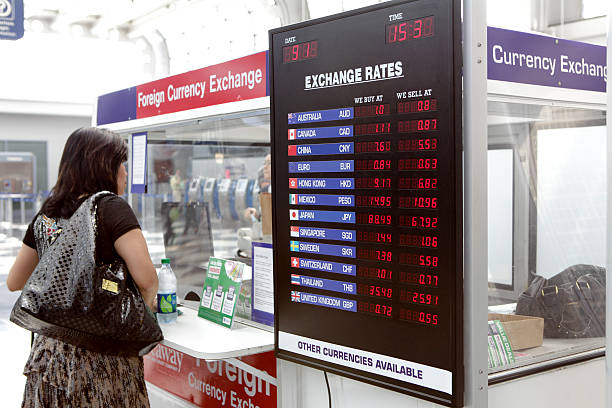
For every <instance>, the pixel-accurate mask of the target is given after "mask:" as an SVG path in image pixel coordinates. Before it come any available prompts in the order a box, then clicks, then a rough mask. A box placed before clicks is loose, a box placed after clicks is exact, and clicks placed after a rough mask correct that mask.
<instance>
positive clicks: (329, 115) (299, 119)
mask: <svg viewBox="0 0 612 408" xmlns="http://www.w3.org/2000/svg"><path fill="white" fill-rule="evenodd" d="M344 119H353V108H352V107H351V108H339V109H327V110H318V111H311V112H295V113H289V114H288V115H287V123H289V124H290V125H296V124H298V123H313V122H329V121H331V120H344Z"/></svg>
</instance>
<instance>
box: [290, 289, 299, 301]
mask: <svg viewBox="0 0 612 408" xmlns="http://www.w3.org/2000/svg"><path fill="white" fill-rule="evenodd" d="M291 301H292V302H300V292H296V291H295V290H292V291H291Z"/></svg>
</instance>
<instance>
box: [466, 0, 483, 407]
mask: <svg viewBox="0 0 612 408" xmlns="http://www.w3.org/2000/svg"><path fill="white" fill-rule="evenodd" d="M486 5H487V4H486V0H463V90H464V94H463V135H464V136H463V143H464V144H463V148H464V162H463V166H464V167H463V168H464V218H463V220H464V239H463V242H464V261H463V262H464V268H463V269H464V289H463V299H464V309H463V310H464V353H463V354H464V364H465V367H464V369H465V376H464V378H465V386H464V390H465V393H464V401H465V406H466V407H474V408H485V407H487V406H488V389H487V387H488V375H487V369H488V368H487V367H488V361H487V356H488V354H487V336H486V333H487V305H488V299H487V293H488V290H487V222H486V221H485V220H486V219H487V218H486V215H487V121H486V120H483V118H486V117H487V12H486V10H487V9H486Z"/></svg>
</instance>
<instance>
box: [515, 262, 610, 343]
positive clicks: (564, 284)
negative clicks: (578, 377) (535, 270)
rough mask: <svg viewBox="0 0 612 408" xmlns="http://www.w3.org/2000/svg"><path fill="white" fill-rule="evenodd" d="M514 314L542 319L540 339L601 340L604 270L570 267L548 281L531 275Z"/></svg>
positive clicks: (604, 320)
mask: <svg viewBox="0 0 612 408" xmlns="http://www.w3.org/2000/svg"><path fill="white" fill-rule="evenodd" d="M516 314H520V315H526V316H537V317H543V318H544V337H549V338H583V337H603V336H605V333H606V270H605V269H604V268H602V267H600V266H595V265H582V264H580V265H573V266H570V267H569V268H566V269H564V270H563V271H562V272H560V273H558V274H557V275H555V276H553V277H552V278H550V279H544V278H543V277H542V276H539V275H535V277H534V279H533V281H532V282H531V284H530V285H529V287H528V288H527V290H525V291H524V292H523V293H522V294H521V295H520V297H519V299H518V302H517V305H516Z"/></svg>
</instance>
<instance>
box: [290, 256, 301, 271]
mask: <svg viewBox="0 0 612 408" xmlns="http://www.w3.org/2000/svg"><path fill="white" fill-rule="evenodd" d="M291 267H292V268H299V267H300V258H296V257H295V256H292V257H291Z"/></svg>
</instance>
